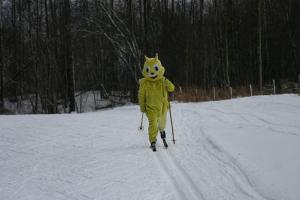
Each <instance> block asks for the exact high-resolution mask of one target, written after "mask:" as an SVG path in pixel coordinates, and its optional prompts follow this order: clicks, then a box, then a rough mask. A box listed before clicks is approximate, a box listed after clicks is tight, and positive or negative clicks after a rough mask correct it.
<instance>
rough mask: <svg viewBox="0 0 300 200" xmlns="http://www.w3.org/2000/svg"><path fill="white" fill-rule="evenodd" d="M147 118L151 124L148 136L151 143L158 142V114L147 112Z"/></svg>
mask: <svg viewBox="0 0 300 200" xmlns="http://www.w3.org/2000/svg"><path fill="white" fill-rule="evenodd" d="M146 114H147V118H148V122H149V128H148V134H149V141H150V143H152V142H156V136H157V133H158V117H159V115H158V113H156V112H153V111H152V112H147V113H146Z"/></svg>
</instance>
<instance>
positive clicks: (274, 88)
mask: <svg viewBox="0 0 300 200" xmlns="http://www.w3.org/2000/svg"><path fill="white" fill-rule="evenodd" d="M273 94H274V95H275V94H276V85H275V80H274V79H273Z"/></svg>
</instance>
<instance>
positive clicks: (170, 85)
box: [165, 79, 175, 92]
mask: <svg viewBox="0 0 300 200" xmlns="http://www.w3.org/2000/svg"><path fill="white" fill-rule="evenodd" d="M165 87H166V88H167V91H168V92H173V91H174V90H175V86H174V85H173V83H172V82H171V81H169V80H168V79H166V81H165Z"/></svg>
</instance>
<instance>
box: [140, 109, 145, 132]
mask: <svg viewBox="0 0 300 200" xmlns="http://www.w3.org/2000/svg"><path fill="white" fill-rule="evenodd" d="M143 119H144V113H142V119H141V126H140V127H139V130H140V131H142V130H143V129H144V127H143Z"/></svg>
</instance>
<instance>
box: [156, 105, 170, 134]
mask: <svg viewBox="0 0 300 200" xmlns="http://www.w3.org/2000/svg"><path fill="white" fill-rule="evenodd" d="M167 112H168V108H167V107H166V106H164V107H163V109H162V112H161V114H160V116H159V118H158V129H159V130H160V131H163V130H165V128H166V122H167Z"/></svg>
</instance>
